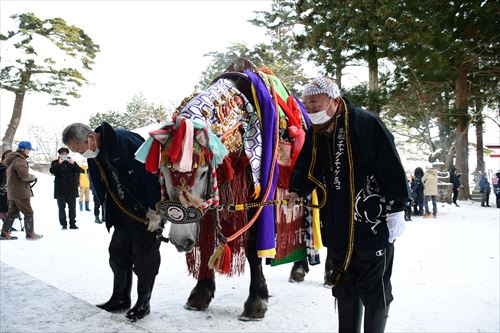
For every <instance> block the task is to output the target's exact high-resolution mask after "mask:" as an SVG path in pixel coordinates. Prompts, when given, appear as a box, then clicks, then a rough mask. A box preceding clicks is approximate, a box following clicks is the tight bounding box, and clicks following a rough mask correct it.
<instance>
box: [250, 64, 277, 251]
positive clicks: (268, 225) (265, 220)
mask: <svg viewBox="0 0 500 333" xmlns="http://www.w3.org/2000/svg"><path fill="white" fill-rule="evenodd" d="M244 73H245V74H246V75H248V77H249V78H250V81H251V82H252V85H253V87H254V89H255V94H256V96H257V99H258V102H259V105H260V111H261V117H262V122H261V124H262V132H261V134H262V160H261V189H262V190H261V195H260V197H259V200H264V201H266V200H272V199H273V198H274V193H275V191H276V184H277V182H278V164H277V163H276V166H275V168H274V174H273V180H272V184H271V190H270V191H269V195H268V196H267V197H266V198H263V196H264V195H265V192H266V189H267V186H268V184H269V180H270V176H271V166H272V161H273V152H274V148H275V147H274V146H275V142H276V135H277V133H276V109H275V107H274V102H273V99H272V96H271V95H270V94H269V91H268V90H267V87H266V85H265V84H264V82H263V81H262V79H261V78H260V77H259V76H258V75H257V74H255V73H253V72H251V71H244ZM274 220H275V219H274V206H265V207H264V208H263V209H262V213H261V214H260V216H259V218H258V224H257V250H258V251H265V250H272V249H274V248H275V238H274Z"/></svg>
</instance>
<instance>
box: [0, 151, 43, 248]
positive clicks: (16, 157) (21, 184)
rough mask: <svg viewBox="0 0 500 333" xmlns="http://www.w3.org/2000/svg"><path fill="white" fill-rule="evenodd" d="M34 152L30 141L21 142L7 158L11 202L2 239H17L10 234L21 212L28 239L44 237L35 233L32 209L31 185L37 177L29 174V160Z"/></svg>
mask: <svg viewBox="0 0 500 333" xmlns="http://www.w3.org/2000/svg"><path fill="white" fill-rule="evenodd" d="M32 150H34V149H33V147H32V146H31V143H30V142H29V141H21V142H19V146H18V148H17V151H16V152H14V153H10V154H8V155H7V156H6V157H5V160H4V163H5V165H6V166H7V198H8V200H9V210H8V212H7V217H6V219H5V221H4V223H3V226H2V234H1V237H0V239H16V237H14V236H12V235H10V234H9V231H10V228H11V227H12V223H14V220H15V219H16V218H17V217H18V216H19V212H22V213H23V215H24V230H25V231H26V239H29V240H37V239H40V238H42V235H39V234H37V233H35V227H34V218H33V215H34V213H33V208H31V197H32V196H33V191H31V186H30V184H31V183H32V182H34V181H36V177H35V176H34V175H32V174H30V173H29V166H28V161H27V158H28V157H29V155H30V152H31V151H32Z"/></svg>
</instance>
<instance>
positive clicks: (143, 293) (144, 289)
mask: <svg viewBox="0 0 500 333" xmlns="http://www.w3.org/2000/svg"><path fill="white" fill-rule="evenodd" d="M154 283H155V279H154V278H153V279H152V280H151V279H148V280H145V279H138V280H137V302H136V303H135V305H134V307H133V308H132V309H130V310H129V311H128V312H127V313H126V314H125V317H127V319H129V320H130V321H136V320H138V319H142V318H144V317H145V316H147V315H148V314H149V313H150V312H151V307H150V306H149V300H150V299H151V293H152V291H153V285H154Z"/></svg>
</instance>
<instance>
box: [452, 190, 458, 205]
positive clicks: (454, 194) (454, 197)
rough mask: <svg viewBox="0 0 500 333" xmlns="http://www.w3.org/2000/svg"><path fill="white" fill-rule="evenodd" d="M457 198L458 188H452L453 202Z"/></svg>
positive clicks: (455, 201)
mask: <svg viewBox="0 0 500 333" xmlns="http://www.w3.org/2000/svg"><path fill="white" fill-rule="evenodd" d="M457 198H458V188H454V189H453V203H454V204H456V203H457Z"/></svg>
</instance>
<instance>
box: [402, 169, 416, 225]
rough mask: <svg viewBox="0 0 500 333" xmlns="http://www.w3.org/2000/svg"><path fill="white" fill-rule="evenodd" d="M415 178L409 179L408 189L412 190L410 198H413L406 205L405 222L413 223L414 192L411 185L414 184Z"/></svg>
mask: <svg viewBox="0 0 500 333" xmlns="http://www.w3.org/2000/svg"><path fill="white" fill-rule="evenodd" d="M413 178H414V177H413V176H411V177H410V178H408V179H407V181H408V188H409V189H410V198H412V199H411V200H408V202H407V203H405V207H404V212H405V221H411V207H412V205H413V192H412V189H411V183H412V182H413Z"/></svg>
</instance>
